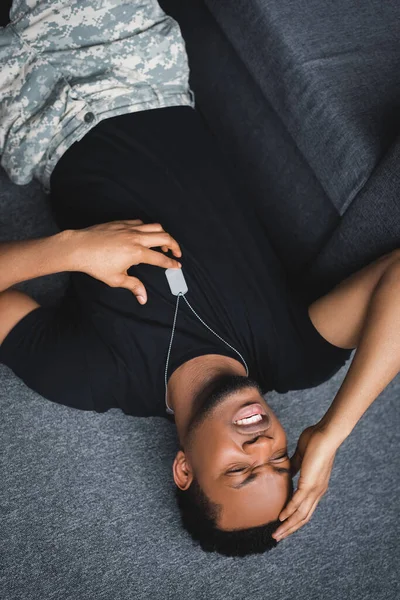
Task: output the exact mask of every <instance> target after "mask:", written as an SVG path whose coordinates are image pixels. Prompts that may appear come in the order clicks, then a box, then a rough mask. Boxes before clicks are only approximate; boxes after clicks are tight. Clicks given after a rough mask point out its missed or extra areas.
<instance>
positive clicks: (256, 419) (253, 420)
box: [235, 415, 262, 425]
mask: <svg viewBox="0 0 400 600" xmlns="http://www.w3.org/2000/svg"><path fill="white" fill-rule="evenodd" d="M259 421H262V415H252V416H251V417H246V418H245V419H239V420H238V421H235V423H236V425H250V424H251V423H258V422H259Z"/></svg>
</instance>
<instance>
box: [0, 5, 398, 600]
mask: <svg viewBox="0 0 400 600" xmlns="http://www.w3.org/2000/svg"><path fill="white" fill-rule="evenodd" d="M161 4H162V5H163V7H164V8H165V10H167V12H170V13H171V14H172V15H173V16H175V17H176V18H177V19H178V21H179V22H180V24H181V27H182V31H183V34H184V37H185V39H186V42H187V50H188V53H189V57H190V62H191V67H192V86H193V88H194V90H195V92H196V98H197V107H198V110H199V111H200V112H201V114H202V115H203V117H204V119H205V120H206V122H207V123H208V125H209V127H210V129H211V131H212V132H213V133H214V135H215V141H216V143H218V144H220V145H221V148H222V150H223V151H224V152H226V153H227V154H228V155H229V157H230V159H231V160H232V161H233V163H234V164H235V165H236V167H237V168H236V172H237V174H238V177H237V185H238V186H240V187H241V188H242V191H243V193H244V194H246V196H247V198H248V201H249V202H253V201H254V199H256V198H258V199H260V198H262V199H263V201H264V206H265V210H266V211H267V212H268V216H269V222H270V227H269V228H268V231H266V235H268V236H270V239H271V240H272V242H273V244H274V246H275V248H276V250H277V252H278V253H279V256H280V258H281V260H282V263H283V264H284V265H285V267H286V269H287V271H288V273H289V274H290V276H291V277H292V278H294V279H295V280H296V281H297V282H298V283H299V284H301V285H303V286H305V288H306V289H307V290H308V293H309V297H310V299H311V298H313V297H317V296H318V295H320V294H322V293H323V292H324V291H327V290H328V289H329V288H330V287H331V286H332V285H333V284H334V283H336V282H337V281H339V280H340V279H342V278H343V277H345V276H347V275H348V274H350V273H351V272H352V271H354V270H356V269H359V268H361V267H362V266H363V265H365V264H367V263H368V262H370V261H371V260H373V259H374V258H376V257H378V256H379V255H380V254H383V253H384V252H388V251H389V250H391V249H393V248H395V247H398V245H399V240H400V174H399V164H400V160H399V159H400V137H399V131H400V127H399V125H400V110H399V105H400V69H399V64H400V48H399V44H398V23H399V19H400V5H399V4H398V3H397V2H394V1H393V2H382V1H381V0H369V2H368V3H358V2H357V3H356V2H353V3H350V2H348V0H335V2H328V1H324V0H308V2H304V1H302V2H296V3H294V2H291V1H290V0H234V1H233V0H231V1H230V2H228V1H227V0H225V1H224V0H207V1H206V2H202V1H200V0H191V1H190V2H189V1H188V0H163V1H162V3H161ZM0 186H1V193H0V239H9V238H13V239H20V238H24V237H27V236H39V235H47V234H49V233H51V232H52V231H54V230H55V228H54V224H53V223H52V220H51V215H50V213H49V209H48V205H47V201H46V198H45V197H44V196H43V195H42V193H41V192H40V190H39V188H38V186H37V185H36V184H32V185H30V186H27V187H21V188H17V187H15V186H13V185H12V184H10V183H9V182H8V181H7V179H6V177H5V175H4V174H3V173H2V174H1V177H0ZM66 281H67V275H65V274H64V275H60V276H55V277H46V278H43V279H41V280H36V281H32V282H29V283H27V284H23V285H22V287H23V289H26V290H28V291H29V292H30V293H32V294H33V295H34V296H35V297H36V298H38V299H40V300H41V301H42V302H43V303H51V302H52V301H53V300H54V299H55V298H56V297H58V296H59V295H60V294H62V292H63V289H64V286H65V283H66ZM346 368H348V367H346ZM346 368H344V369H342V370H341V371H340V372H339V373H337V375H336V376H335V377H334V378H333V379H332V380H331V381H329V382H326V383H325V384H323V385H321V386H320V387H318V388H314V389H312V390H304V391H301V392H296V391H294V392H291V393H288V394H285V395H279V394H277V393H271V394H268V401H269V402H270V403H271V405H272V406H273V408H275V410H276V411H277V413H278V415H279V417H280V418H281V420H282V422H283V424H284V426H285V427H286V428H287V431H288V435H289V441H290V445H289V446H290V450H293V449H294V446H295V443H296V439H297V437H298V435H299V434H300V432H301V431H302V429H303V428H304V427H305V426H307V425H309V424H311V423H313V422H315V421H316V420H317V419H318V418H319V417H320V416H321V415H322V414H323V412H324V410H326V408H327V406H328V405H329V403H330V401H331V400H332V398H333V397H334V395H335V393H336V391H337V390H338V388H339V386H340V384H341V382H342V380H343V378H344V376H345V374H346ZM399 395H400V379H399V378H398V377H397V378H396V379H395V380H394V381H393V382H392V383H391V384H390V385H389V386H388V387H387V388H386V390H385V391H384V392H383V393H382V394H381V396H380V397H379V399H378V400H377V401H376V402H375V404H374V405H373V406H372V407H371V409H370V410H369V411H368V413H367V414H366V415H365V416H364V417H363V418H362V420H361V422H360V423H359V424H358V426H357V428H356V429H355V431H354V432H353V434H352V435H351V436H350V438H349V439H348V440H347V441H346V442H345V443H344V444H343V446H342V447H341V449H340V450H339V453H338V456H337V459H336V462H335V467H334V471H333V475H332V478H331V484H330V488H329V491H328V493H327V494H326V496H325V497H324V498H323V500H322V501H321V503H320V506H319V508H318V509H317V511H316V512H315V514H314V516H313V518H312V520H311V522H310V523H309V524H308V525H307V526H306V527H304V528H303V529H302V530H300V531H299V532H298V533H296V534H294V535H293V536H291V537H290V538H288V539H287V540H285V541H283V542H282V543H280V544H279V545H278V547H277V548H276V549H274V550H272V551H271V552H270V553H268V554H265V555H261V556H256V557H254V556H253V557H246V558H244V559H240V558H223V557H220V556H218V555H210V554H205V553H203V552H202V551H201V550H200V549H199V548H198V547H196V546H194V545H193V544H192V542H191V539H190V537H189V536H188V535H187V534H186V533H185V532H184V531H182V529H181V527H180V523H179V513H178V509H177V508H176V506H175V500H174V495H173V482H172V478H171V463H172V458H173V456H174V453H175V451H176V448H177V440H176V435H175V430H174V427H173V426H172V425H171V424H170V423H168V422H167V421H166V420H164V419H159V418H152V419H138V418H133V417H130V416H126V415H124V414H123V413H122V412H121V411H119V410H110V411H109V412H107V413H105V414H101V415H100V414H97V413H85V412H79V411H74V410H73V409H70V408H67V407H62V406H58V405H55V404H52V403H51V402H49V401H47V400H44V399H42V398H41V397H40V396H38V395H37V394H35V393H34V392H32V391H30V390H29V389H28V388H27V387H26V386H24V384H23V383H22V382H21V381H20V380H18V379H17V378H16V377H15V376H14V375H13V373H12V372H11V371H9V370H8V369H6V368H5V367H2V366H0V410H1V413H0V414H1V418H0V444H1V451H0V468H1V471H0V518H1V523H0V596H1V598H4V600H36V599H37V600H39V599H40V600H51V599H54V600H67V599H68V600H94V599H95V600H128V599H129V600H131V599H135V600H136V599H138V600H142V599H147V598H151V599H154V600H166V599H171V600H201V599H204V600H206V599H207V600H209V599H214V598H215V599H218V600H223V599H225V598H226V599H228V598H229V599H230V600H242V599H244V598H252V599H255V600H262V599H263V600H264V599H266V598H271V599H272V598H273V599H277V600H292V599H296V600H314V599H315V600H320V599H321V598H322V599H330V598H344V599H350V600H372V599H373V600H392V599H393V600H394V599H397V598H398V597H399V593H400V590H399V585H398V573H399V567H400V564H399V563H400V549H399V541H398V540H399V533H400V527H399V521H398V512H399V499H398V496H399V487H400V485H399V483H400V476H399V468H398V466H399V465H398V459H397V456H398V447H399V441H400V439H399V438H400V433H399V430H400V427H399V425H400V419H399V406H398V396H399Z"/></svg>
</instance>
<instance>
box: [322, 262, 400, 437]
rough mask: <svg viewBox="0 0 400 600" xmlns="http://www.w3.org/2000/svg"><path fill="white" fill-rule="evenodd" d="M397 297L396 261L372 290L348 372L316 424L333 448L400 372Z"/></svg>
mask: <svg viewBox="0 0 400 600" xmlns="http://www.w3.org/2000/svg"><path fill="white" fill-rule="evenodd" d="M399 298H400V262H399V261H397V262H395V263H393V264H392V265H391V266H390V268H388V269H387V270H386V271H385V273H384V274H383V276H382V277H381V279H380V280H379V282H378V284H377V286H376V287H375V290H374V293H373V294H372V298H371V301H370V303H369V306H368V311H367V315H366V319H365V322H364V327H363V329H362V333H361V341H360V343H359V345H358V348H357V351H356V353H355V355H354V358H353V361H352V364H351V366H350V369H349V371H348V372H347V375H346V377H345V379H344V381H343V383H342V385H341V387H340V389H339V391H338V393H337V395H336V397H335V399H334V401H333V402H332V404H331V406H330V408H329V410H328V411H327V413H326V414H325V415H324V417H323V418H322V420H321V421H320V423H319V427H320V428H321V429H322V430H324V431H325V432H326V434H327V436H328V437H329V438H330V439H331V441H332V444H334V445H335V446H336V447H339V446H340V444H341V443H342V442H343V441H344V440H345V439H346V438H347V436H348V435H349V434H350V433H351V431H352V430H353V428H354V427H355V425H356V424H357V423H358V421H359V420H360V418H361V417H362V415H363V414H364V413H365V411H366V410H367V408H368V407H369V406H370V405H371V404H372V402H373V401H374V400H375V399H376V398H377V397H378V396H379V394H380V393H381V392H382V391H383V390H384V389H385V388H386V386H387V385H388V384H389V383H390V382H391V381H392V380H393V379H394V377H395V376H396V375H397V374H398V373H399V371H400V302H399Z"/></svg>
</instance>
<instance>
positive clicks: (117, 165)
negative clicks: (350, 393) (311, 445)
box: [2, 107, 350, 416]
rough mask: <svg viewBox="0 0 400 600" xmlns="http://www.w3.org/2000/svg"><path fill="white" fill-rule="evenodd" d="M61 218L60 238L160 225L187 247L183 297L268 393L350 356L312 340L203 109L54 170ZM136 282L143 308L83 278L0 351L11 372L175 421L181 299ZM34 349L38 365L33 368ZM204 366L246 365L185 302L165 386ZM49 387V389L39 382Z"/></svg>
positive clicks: (147, 125)
mask: <svg viewBox="0 0 400 600" xmlns="http://www.w3.org/2000/svg"><path fill="white" fill-rule="evenodd" d="M52 205H53V210H54V212H55V216H56V219H57V221H58V223H59V225H60V226H61V227H62V228H77V227H87V226H89V225H92V224H95V223H100V222H106V221H111V220H114V219H136V218H140V219H142V220H143V221H144V222H159V223H161V224H162V225H163V227H164V229H165V230H166V231H167V232H169V233H170V234H171V235H172V236H173V237H174V238H175V239H176V240H177V241H178V242H179V244H180V246H181V249H182V253H183V256H182V258H181V259H180V261H181V262H182V265H183V273H184V276H185V279H186V282H187V284H188V292H187V294H186V298H187V299H188V301H189V302H190V304H191V305H192V307H193V308H194V310H195V311H196V312H197V313H198V314H199V316H200V317H201V318H202V319H203V320H204V321H205V322H206V323H207V325H209V327H211V328H212V329H213V330H214V331H215V332H216V333H217V334H218V335H219V336H221V337H222V338H223V339H224V340H225V341H226V342H228V343H229V344H230V345H231V346H232V347H233V348H235V349H236V350H237V351H239V352H240V354H241V355H242V356H243V358H244V359H245V361H246V363H247V365H248V368H249V375H250V376H251V377H252V378H253V379H255V380H256V381H258V383H259V384H260V386H261V388H262V389H263V391H264V392H267V391H268V390H273V389H274V390H277V391H278V392H286V391H288V390H289V389H302V388H304V387H311V386H313V385H317V384H319V383H320V382H321V381H324V380H325V379H326V378H327V377H328V376H330V375H331V374H332V373H333V372H334V371H335V370H338V368H339V367H340V366H341V364H342V363H343V362H344V360H345V359H347V357H348V355H349V354H350V353H349V351H343V350H340V349H338V348H336V347H334V346H332V345H331V344H328V342H326V341H325V340H324V339H323V338H322V337H321V336H320V335H319V334H318V332H317V331H316V329H315V328H314V327H313V325H312V323H311V321H310V320H309V317H308V312H307V306H306V303H305V301H304V300H303V297H302V294H301V293H300V292H295V291H294V290H293V289H292V288H291V286H290V284H289V282H288V280H287V278H286V275H285V272H284V270H283V268H282V266H281V264H280V262H279V260H278V258H277V256H276V254H275V252H274V250H273V248H272V247H271V245H270V243H269V241H268V239H267V237H266V234H265V230H264V227H263V223H262V222H260V221H259V220H258V219H257V218H256V211H255V210H254V206H253V205H248V203H247V201H246V198H243V195H242V194H239V193H238V192H237V190H236V189H235V186H234V183H233V179H232V175H231V173H230V172H229V168H228V166H227V165H226V163H225V161H224V159H223V158H222V157H221V155H220V153H219V152H218V150H217V149H216V145H215V143H214V141H213V139H212V137H211V135H210V134H209V133H208V131H207V129H206V128H205V127H204V125H203V123H202V120H201V119H200V117H199V116H198V114H197V113H196V111H194V110H193V109H191V108H189V107H174V108H166V109H158V110H152V111H146V112H142V113H135V114H133V115H125V116H124V117H116V118H113V119H108V120H106V121H103V122H102V123H100V124H99V125H97V126H96V127H95V128H94V129H93V130H92V131H91V132H90V133H89V134H87V135H86V136H85V138H83V140H82V141H81V142H79V143H77V144H75V145H74V146H73V147H72V148H70V150H69V151H68V152H67V153H66V154H65V155H64V157H63V158H62V159H61V161H60V162H59V164H58V166H57V167H56V170H55V172H54V174H53V178H52ZM129 274H131V275H134V276H137V277H139V279H140V280H141V281H142V282H143V283H144V285H145V286H146V289H147V295H148V301H147V303H146V304H145V305H144V306H142V305H140V304H139V303H138V302H137V300H136V298H135V297H134V295H133V294H132V293H131V292H130V291H128V290H126V289H118V288H110V287H108V286H107V285H105V284H104V283H102V282H100V281H98V280H96V279H93V278H92V277H89V276H88V275H86V274H83V273H73V274H72V275H71V284H70V288H69V290H68V293H67V296H66V298H65V299H64V301H63V303H61V305H60V306H58V307H56V308H52V309H38V310H37V311H34V313H32V314H31V315H30V316H28V318H26V319H25V324H24V321H22V322H21V323H20V325H19V326H18V325H17V327H16V328H15V331H14V334H13V333H12V334H11V335H10V336H9V338H8V339H6V341H5V343H4V344H3V346H4V348H3V347H2V351H3V352H2V360H3V362H6V363H7V364H9V365H10V366H11V367H12V368H14V370H15V371H16V372H17V373H18V374H19V375H20V376H21V377H22V378H24V379H25V380H26V381H27V383H28V385H31V387H34V388H35V387H36V389H38V391H39V392H40V393H42V394H43V395H45V396H46V397H49V398H50V399H52V400H54V401H62V402H63V403H65V404H70V405H72V406H76V407H78V408H88V409H93V410H98V411H104V410H107V409H108V408H110V407H120V408H122V410H124V412H126V413H129V414H134V415H141V416H149V415H160V416H165V403H164V392H165V388H164V372H165V365H166V357H167V352H168V346H169V341H170V336H171V331H172V324H173V319H174V313H175V306H176V296H174V295H172V293H171V291H170V288H169V285H168V282H167V279H166V277H165V270H164V269H161V268H159V267H155V266H151V265H146V264H141V265H138V266H133V267H131V268H130V269H129ZM38 322H40V325H39V324H38ZM49 322H51V324H52V325H51V328H50V326H49V324H48V323H49ZM18 327H19V333H18ZM35 328H36V331H37V332H39V333H36V334H35V335H36V337H35V336H34V335H33V334H32V333H31V334H30V336H31V338H33V337H34V340H32V339H31V340H30V342H29V334H28V335H27V330H28V329H29V330H32V329H33V330H35ZM50 329H51V335H50V333H49V331H50ZM55 331H56V332H57V334H56V333H54V332H55ZM18 336H19V337H18ZM57 336H58V337H57ZM17 337H18V339H19V342H18V343H17V341H16V340H17ZM13 338H14V339H13ZM22 338H24V339H25V341H24V342H22ZM49 340H50V341H49ZM66 340H67V341H68V343H67V342H66ZM29 344H30V345H29ZM26 345H27V347H28V349H29V348H30V349H31V352H30V354H29V358H28V356H25V358H23V354H24V352H23V350H22V347H23V346H26ZM17 347H19V350H20V355H22V357H21V356H20V357H19V358H18V355H17V352H16V350H15V349H16V348H17ZM65 348H67V350H66V349H65ZM32 349H35V354H36V357H33V355H32V354H33V353H32ZM14 350H15V351H14ZM26 352H28V350H27V351H26ZM203 354H223V355H226V356H231V357H233V358H236V359H238V360H239V361H240V358H239V357H238V355H237V354H236V352H235V351H234V350H232V349H230V348H229V347H228V346H227V345H226V344H225V343H224V342H223V341H221V340H220V339H218V338H217V337H216V336H215V335H213V334H212V333H211V332H210V331H209V330H208V329H207V328H206V327H205V326H204V325H203V324H202V323H201V322H200V321H199V320H198V319H197V318H196V316H195V315H194V314H193V313H192V311H191V310H190V308H189V307H188V306H187V305H186V303H185V301H184V300H183V299H180V308H179V312H178V317H177V323H176V330H175V335H174V341H173V345H172V350H171V355H170V362H169V369H168V376H170V375H171V374H172V373H173V371H174V370H175V369H176V368H177V367H178V366H180V365H181V364H183V363H184V362H185V361H187V360H189V359H190V358H194V357H195V356H200V355H203ZM13 356H14V357H15V358H12V357H13ZM38 356H39V358H38ZM10 357H11V358H10ZM38 360H39V363H38ZM60 362H62V363H63V365H64V369H62V368H61V367H60V366H59V364H60ZM32 365H34V367H33V366H32ZM46 365H47V366H46ZM33 369H34V371H35V375H34V376H33V375H32V370H33ZM54 370H56V372H57V378H56V379H57V381H53V380H54V379H55V378H54V376H53V375H52V373H53V372H54ZM28 372H29V375H28V374H27V373H28ZM38 373H39V374H40V377H39V375H38ZM43 377H46V378H47V379H46V381H47V382H48V383H47V384H46V387H45V389H44V388H43V384H42V383H41V384H39V383H38V380H39V379H41V380H42V379H43ZM63 378H64V379H67V380H68V385H67V390H68V391H67V392H66V391H65V386H64V388H63V390H64V391H63V393H62V394H60V388H61V387H62V381H63ZM49 382H50V383H49ZM50 388H51V389H50ZM60 395H61V396H62V400H60ZM72 395H73V396H74V399H73V400H68V397H69V396H72ZM88 395H89V396H90V401H89V400H88Z"/></svg>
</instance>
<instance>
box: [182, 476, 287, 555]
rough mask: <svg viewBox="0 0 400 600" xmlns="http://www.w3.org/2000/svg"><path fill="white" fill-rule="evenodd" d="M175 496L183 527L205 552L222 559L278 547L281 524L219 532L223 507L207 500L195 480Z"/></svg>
mask: <svg viewBox="0 0 400 600" xmlns="http://www.w3.org/2000/svg"><path fill="white" fill-rule="evenodd" d="M292 493H293V490H292V489H291V494H292ZM175 494H176V499H177V502H178V506H179V510H180V514H181V520H182V525H183V527H184V528H185V529H186V531H188V532H189V533H190V535H191V537H192V539H193V540H194V541H195V542H197V543H199V544H200V546H201V548H202V549H203V550H204V551H205V552H217V553H218V554H222V555H223V556H247V555H249V554H261V553H264V552H267V551H268V550H271V548H275V546H276V545H277V543H278V542H277V541H276V540H274V538H273V537H272V534H273V533H274V531H276V529H277V528H278V526H279V525H280V524H281V522H280V521H278V520H277V521H271V522H269V523H266V524H264V525H259V526H258V527H250V528H248V529H236V530H232V531H224V530H222V529H218V528H217V526H216V521H217V519H218V516H219V514H220V513H221V510H222V506H221V505H220V504H215V503H214V502H211V501H210V500H209V499H208V498H207V496H206V494H205V493H204V492H203V490H202V489H201V487H200V485H199V483H198V481H197V480H196V478H194V479H193V481H192V483H191V485H190V487H189V488H188V489H187V490H186V491H183V490H181V489H180V488H178V487H176V490H175ZM291 494H290V495H291Z"/></svg>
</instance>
